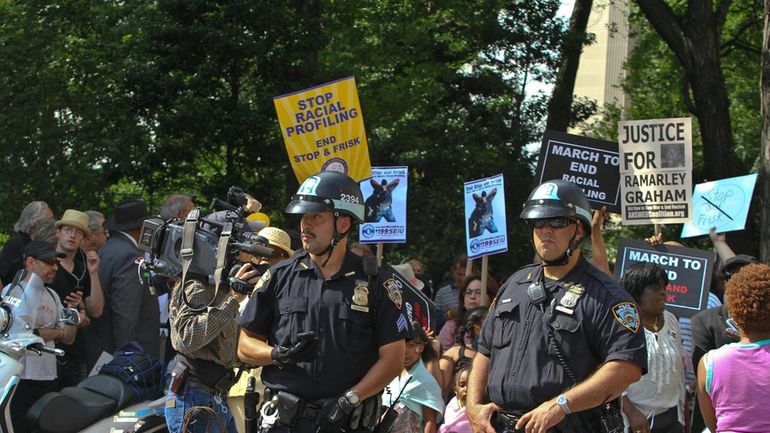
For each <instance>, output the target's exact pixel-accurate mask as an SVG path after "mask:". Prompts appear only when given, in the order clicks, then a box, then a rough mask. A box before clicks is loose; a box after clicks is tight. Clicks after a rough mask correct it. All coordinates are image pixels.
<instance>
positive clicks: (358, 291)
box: [350, 280, 369, 313]
mask: <svg viewBox="0 0 770 433" xmlns="http://www.w3.org/2000/svg"><path fill="white" fill-rule="evenodd" d="M350 308H351V309H353V310H356V311H363V312H364V313H368V312H369V288H368V287H367V282H366V281H361V280H359V281H356V288H355V289H353V305H351V306H350Z"/></svg>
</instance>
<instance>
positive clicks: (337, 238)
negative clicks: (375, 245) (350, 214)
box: [319, 212, 350, 268]
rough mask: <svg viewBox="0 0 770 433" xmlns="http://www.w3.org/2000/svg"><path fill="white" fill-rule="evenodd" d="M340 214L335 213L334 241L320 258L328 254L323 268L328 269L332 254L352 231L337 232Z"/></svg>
mask: <svg viewBox="0 0 770 433" xmlns="http://www.w3.org/2000/svg"><path fill="white" fill-rule="evenodd" d="M339 216H340V214H339V213H337V212H334V233H333V234H332V241H331V243H329V245H328V246H327V247H326V249H324V250H323V252H322V253H321V254H319V256H322V255H324V254H326V259H325V260H324V262H323V263H322V264H321V267H322V268H325V267H326V264H327V263H329V259H331V258H332V252H333V251H334V247H336V246H337V245H338V244H339V243H340V242H341V241H342V240H343V239H345V237H346V236H347V235H348V233H350V230H348V231H346V232H345V233H340V232H338V231H337V218H339Z"/></svg>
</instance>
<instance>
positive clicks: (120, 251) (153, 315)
mask: <svg viewBox="0 0 770 433" xmlns="http://www.w3.org/2000/svg"><path fill="white" fill-rule="evenodd" d="M146 217H147V207H146V206H145V204H144V202H143V201H141V200H126V201H123V202H121V203H119V204H118V205H117V206H116V207H115V214H114V216H113V217H112V218H111V219H110V220H108V221H107V228H108V229H109V230H110V233H111V236H110V238H109V239H108V240H107V243H105V244H104V246H103V247H102V248H101V250H99V259H100V261H101V263H100V265H99V281H100V282H101V285H102V291H103V292H104V301H105V302H104V312H103V314H102V317H100V318H94V319H93V320H91V326H89V327H87V328H83V336H84V337H85V340H86V343H87V347H88V358H87V361H88V368H89V370H90V369H91V368H92V367H93V366H94V364H95V363H96V361H97V359H98V358H99V356H100V355H101V353H102V352H107V353H110V354H111V353H113V352H114V351H115V349H116V348H118V347H120V346H121V345H123V344H125V343H127V342H129V341H136V342H137V343H139V345H140V346H141V347H142V349H143V350H144V351H145V352H146V353H147V354H149V355H151V356H153V357H155V358H158V356H159V355H160V311H159V308H158V297H157V295H155V294H153V293H151V292H150V290H149V289H148V288H147V287H145V286H144V285H143V284H142V281H141V280H140V279H139V271H138V264H137V262H138V259H139V258H140V257H143V254H142V252H141V251H139V249H138V244H137V240H138V239H139V234H140V233H141V228H142V223H143V222H144V219H145V218H146Z"/></svg>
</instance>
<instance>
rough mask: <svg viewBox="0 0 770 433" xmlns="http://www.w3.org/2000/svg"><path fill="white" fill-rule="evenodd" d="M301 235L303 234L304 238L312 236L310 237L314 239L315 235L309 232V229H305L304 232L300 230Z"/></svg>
mask: <svg viewBox="0 0 770 433" xmlns="http://www.w3.org/2000/svg"><path fill="white" fill-rule="evenodd" d="M302 234H303V235H305V236H312V237H315V233H313V232H312V231H310V230H309V229H305V230H302Z"/></svg>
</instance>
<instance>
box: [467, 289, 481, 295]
mask: <svg viewBox="0 0 770 433" xmlns="http://www.w3.org/2000/svg"><path fill="white" fill-rule="evenodd" d="M473 295H476V296H481V289H476V290H471V289H468V290H466V291H465V296H473Z"/></svg>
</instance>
